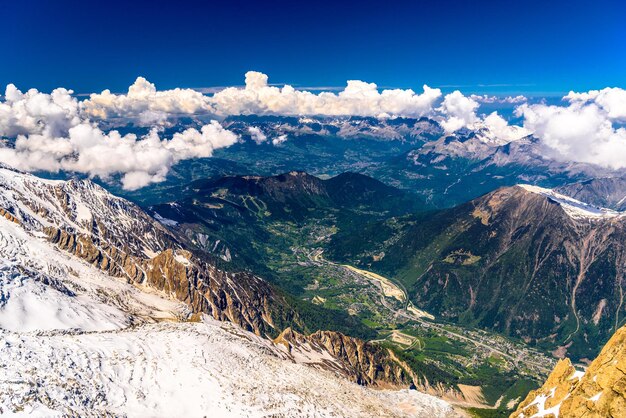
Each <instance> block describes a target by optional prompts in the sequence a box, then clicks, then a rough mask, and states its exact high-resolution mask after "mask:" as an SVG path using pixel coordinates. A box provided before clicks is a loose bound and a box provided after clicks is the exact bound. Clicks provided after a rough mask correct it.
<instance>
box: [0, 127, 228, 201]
mask: <svg viewBox="0 0 626 418" xmlns="http://www.w3.org/2000/svg"><path fill="white" fill-rule="evenodd" d="M235 142H237V136H236V135H235V134H233V133H232V132H230V131H228V130H226V129H224V128H223V127H222V126H221V125H220V124H219V123H218V122H215V121H213V122H211V123H209V124H207V125H204V126H203V127H202V128H201V129H200V130H199V131H198V130H197V129H194V128H190V129H187V130H185V131H183V132H180V133H176V134H174V135H173V136H172V138H171V139H169V140H168V139H161V138H160V137H159V134H158V132H157V130H156V129H153V130H151V131H150V133H149V134H147V135H145V136H143V137H141V138H139V137H137V136H136V135H134V134H127V135H121V134H120V133H119V132H118V131H111V132H108V133H105V132H103V131H102V130H101V129H100V128H98V127H96V126H94V125H92V124H89V123H81V124H78V125H76V126H74V127H72V128H70V129H69V131H68V135H67V137H50V136H46V135H42V134H33V135H29V136H25V135H20V136H19V137H18V138H17V140H16V142H15V147H14V148H0V162H2V163H5V164H8V165H10V166H13V167H16V168H18V169H22V170H25V171H36V170H45V171H52V172H56V171H59V170H66V171H72V172H78V173H85V174H88V175H89V176H91V177H95V176H97V177H100V178H102V179H105V180H106V179H109V178H110V176H111V175H113V174H122V185H123V187H124V188H125V189H128V190H134V189H138V188H140V187H144V186H146V185H148V184H150V183H156V182H160V181H163V180H164V179H165V176H166V175H167V173H168V171H169V170H170V168H171V167H172V165H174V164H175V163H177V162H178V161H181V160H185V159H190V158H202V157H210V156H211V155H213V151H214V150H216V149H219V148H224V147H228V146H230V145H232V144H234V143H235Z"/></svg>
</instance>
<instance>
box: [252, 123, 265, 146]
mask: <svg viewBox="0 0 626 418" xmlns="http://www.w3.org/2000/svg"><path fill="white" fill-rule="evenodd" d="M248 133H249V134H250V137H251V138H252V140H253V141H254V142H256V144H257V145H261V144H262V143H264V142H265V141H267V136H266V135H265V134H264V133H263V131H262V130H261V129H259V128H257V127H256V126H250V127H249V128H248Z"/></svg>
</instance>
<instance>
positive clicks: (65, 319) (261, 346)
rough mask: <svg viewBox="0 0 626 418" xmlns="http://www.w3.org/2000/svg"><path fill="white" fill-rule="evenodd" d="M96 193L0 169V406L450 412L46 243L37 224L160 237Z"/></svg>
mask: <svg viewBox="0 0 626 418" xmlns="http://www.w3.org/2000/svg"><path fill="white" fill-rule="evenodd" d="M96 187H97V186H96ZM71 188H76V189H75V190H71ZM100 190H101V189H98V188H96V189H93V188H92V185H91V184H90V183H88V182H86V183H72V182H49V181H43V180H41V181H40V179H37V178H35V177H32V176H29V175H24V174H20V173H14V172H11V171H8V170H4V169H2V168H0V208H1V209H3V210H5V215H3V216H0V415H2V416H5V415H6V416H44V417H50V416H104V415H107V416H129V417H179V416H180V417H195V416H198V417H201V416H211V417H222V416H236V417H239V416H250V417H256V416H268V415H274V414H278V415H279V416H294V417H295V416H359V417H361V416H363V417H367V416H372V417H379V416H424V417H438V416H441V417H443V416H452V415H454V412H453V410H452V409H451V407H450V406H449V405H448V404H446V403H445V402H443V401H441V400H438V399H436V398H433V397H431V396H428V395H424V394H420V393H418V392H415V391H408V390H403V391H377V390H373V389H368V388H364V387H362V386H359V385H356V384H353V383H350V382H348V381H347V380H345V379H344V378H343V377H341V376H339V375H338V374H336V373H334V372H333V371H332V367H328V364H329V363H332V362H333V361H334V359H333V358H332V356H329V354H328V353H327V352H317V351H315V350H309V351H307V347H301V348H300V349H296V351H294V352H292V353H288V352H287V351H286V348H285V347H284V346H282V345H280V344H279V345H275V344H274V343H273V342H271V341H270V340H268V339H263V338H261V337H258V336H256V335H254V334H253V333H250V332H246V331H243V330H242V329H241V328H238V327H237V326H236V325H233V324H230V323H225V322H217V321H215V320H214V319H211V318H210V317H208V316H202V317H201V320H200V322H181V321H180V318H186V317H187V314H188V312H187V308H186V306H184V305H183V304H181V303H180V302H178V301H175V300H171V299H168V298H167V297H165V295H164V294H160V293H158V292H157V291H155V290H151V289H149V288H145V287H143V286H142V285H131V284H129V283H127V282H126V281H125V280H122V279H120V278H114V277H111V276H109V275H107V274H106V273H105V272H103V271H101V270H99V269H97V268H96V267H93V266H91V265H89V264H87V263H86V262H84V261H82V260H80V259H78V258H76V257H74V256H72V255H69V254H68V253H65V252H62V251H60V250H58V249H57V248H56V247H55V246H53V245H52V244H51V243H49V242H48V241H47V240H46V239H45V235H44V234H43V233H42V228H43V227H44V226H46V225H55V223H57V222H58V223H59V224H63V225H64V226H65V227H66V228H75V229H77V230H88V229H89V228H90V226H91V228H92V231H91V233H92V234H93V233H94V232H93V229H94V228H95V229H97V230H99V228H100V227H99V226H98V223H99V222H100V223H105V222H106V223H107V226H106V228H103V229H102V231H104V230H106V232H107V233H110V231H116V230H122V229H123V228H127V229H129V230H132V231H134V232H145V236H146V237H152V238H154V239H158V238H159V237H158V229H157V233H155V232H154V230H148V229H146V225H152V223H155V224H156V222H154V221H152V220H151V219H141V220H140V221H137V218H136V217H135V218H133V217H132V216H128V213H132V211H133V210H134V208H133V206H132V205H131V206H128V205H130V204H129V203H128V202H126V201H123V200H121V199H120V200H119V201H116V200H115V198H114V197H111V196H110V195H108V194H107V193H106V192H104V193H101V191H100ZM59 191H64V192H66V193H65V196H64V195H63V194H62V193H60V192H59ZM48 193H53V195H52V196H50V195H49V194H48ZM68 196H69V197H68ZM83 205H84V206H83ZM7 213H9V215H7ZM11 213H12V214H19V219H15V218H14V217H12V215H10V214H11ZM115 216H118V219H119V220H120V222H121V224H122V226H120V225H117V224H116V218H115ZM136 216H137V217H140V216H145V215H142V213H140V212H137V215H136ZM12 218H13V219H12ZM155 228H160V227H159V226H156V227H155ZM98 232H99V231H96V232H95V233H96V234H97V233H98ZM150 234H155V235H150ZM138 235H139V236H140V238H141V235H140V234H138ZM107 239H111V237H107ZM120 241H121V240H120ZM138 245H145V246H146V248H145V249H149V250H154V251H157V250H159V246H160V244H159V243H158V242H156V243H155V242H150V241H148V240H146V242H145V243H139V244H138Z"/></svg>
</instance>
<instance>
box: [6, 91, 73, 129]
mask: <svg viewBox="0 0 626 418" xmlns="http://www.w3.org/2000/svg"><path fill="white" fill-rule="evenodd" d="M72 93H73V91H72V90H66V89H63V88H58V89H55V90H53V91H52V93H50V94H46V93H40V92H39V91H37V90H35V89H30V90H28V91H27V92H26V93H22V92H21V91H20V90H18V89H17V88H16V87H15V86H14V85H13V84H9V85H8V86H7V87H6V91H5V94H4V97H5V100H4V102H0V137H2V136H4V137H15V136H17V135H22V134H23V135H28V134H43V135H48V136H54V135H62V134H64V133H66V132H67V130H68V129H69V128H71V127H72V126H75V125H77V124H78V123H80V118H79V116H78V113H79V111H78V101H77V100H76V99H75V98H73V97H72Z"/></svg>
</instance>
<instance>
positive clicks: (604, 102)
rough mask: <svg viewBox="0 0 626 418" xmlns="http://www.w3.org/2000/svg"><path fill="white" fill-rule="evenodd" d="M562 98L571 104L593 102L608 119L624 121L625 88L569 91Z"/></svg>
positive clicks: (625, 109) (625, 110) (625, 107)
mask: <svg viewBox="0 0 626 418" xmlns="http://www.w3.org/2000/svg"><path fill="white" fill-rule="evenodd" d="M564 99H566V100H569V101H570V102H571V103H572V104H579V105H582V104H585V103H595V104H597V105H598V106H600V107H601V108H602V109H603V110H604V111H606V116H607V117H608V118H609V119H613V120H621V121H626V90H624V89H620V88H617V87H613V88H605V89H602V90H591V91H589V92H586V93H575V92H573V91H571V92H570V93H569V94H568V95H567V96H565V97H564Z"/></svg>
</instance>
